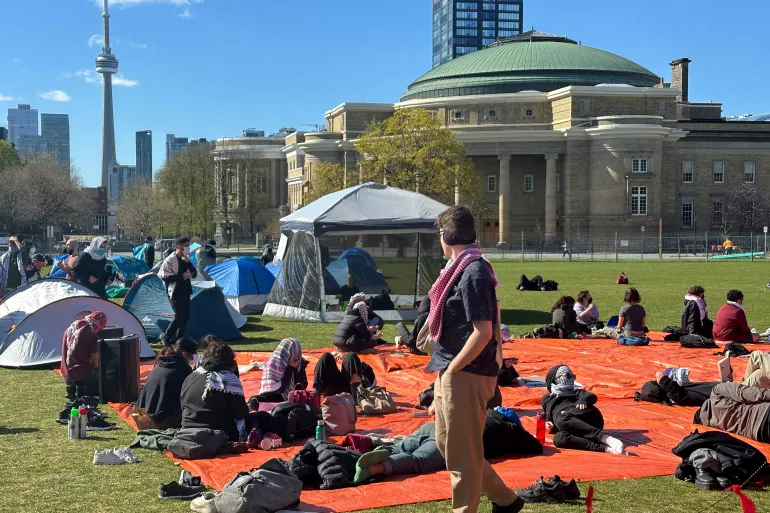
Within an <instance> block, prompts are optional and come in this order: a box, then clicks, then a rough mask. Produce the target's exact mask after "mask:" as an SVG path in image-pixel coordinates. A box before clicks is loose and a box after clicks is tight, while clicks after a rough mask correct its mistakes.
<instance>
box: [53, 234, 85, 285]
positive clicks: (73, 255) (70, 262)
mask: <svg viewBox="0 0 770 513" xmlns="http://www.w3.org/2000/svg"><path fill="white" fill-rule="evenodd" d="M79 249H80V248H79V247H78V241H77V240H75V239H69V240H68V241H67V243H66V244H65V245H64V253H65V254H66V255H67V257H65V258H62V259H61V260H59V261H58V262H57V263H56V267H58V268H59V269H61V270H62V271H64V272H65V273H66V275H67V276H66V277H67V279H68V280H74V279H75V278H73V276H72V268H73V267H74V266H75V262H77V261H78V250H79Z"/></svg>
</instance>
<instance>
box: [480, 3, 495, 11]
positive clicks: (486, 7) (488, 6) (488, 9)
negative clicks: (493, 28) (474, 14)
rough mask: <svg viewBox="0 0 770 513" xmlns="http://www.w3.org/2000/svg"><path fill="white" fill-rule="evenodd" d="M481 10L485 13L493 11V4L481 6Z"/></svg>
mask: <svg viewBox="0 0 770 513" xmlns="http://www.w3.org/2000/svg"><path fill="white" fill-rule="evenodd" d="M481 8H482V9H484V10H485V11H494V10H495V4H482V5H481Z"/></svg>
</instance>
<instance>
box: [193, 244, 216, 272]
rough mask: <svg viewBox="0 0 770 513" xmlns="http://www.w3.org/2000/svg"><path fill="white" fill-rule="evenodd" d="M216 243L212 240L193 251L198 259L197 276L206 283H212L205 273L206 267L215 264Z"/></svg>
mask: <svg viewBox="0 0 770 513" xmlns="http://www.w3.org/2000/svg"><path fill="white" fill-rule="evenodd" d="M216 245H217V241H215V240H214V239H212V240H210V241H208V242H207V243H205V244H204V245H202V246H200V247H199V248H197V249H196V250H195V253H196V255H197V258H198V274H200V275H201V277H203V279H204V280H206V281H214V280H213V279H211V276H209V275H208V273H207V272H206V267H208V266H210V265H214V264H216V263H217V249H216Z"/></svg>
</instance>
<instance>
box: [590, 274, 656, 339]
mask: <svg viewBox="0 0 770 513" xmlns="http://www.w3.org/2000/svg"><path fill="white" fill-rule="evenodd" d="M623 301H625V302H626V304H625V305H623V307H622V308H621V309H620V313H618V325H617V328H604V329H601V330H597V331H596V332H595V334H597V335H604V336H605V337H608V338H614V339H618V338H620V337H627V336H631V337H646V336H647V335H646V334H645V333H646V329H647V312H646V311H645V310H644V307H643V306H642V305H640V304H639V303H641V302H642V296H641V295H640V294H639V291H638V290H636V289H635V288H633V287H630V288H629V289H628V290H626V294H625V295H624V296H623Z"/></svg>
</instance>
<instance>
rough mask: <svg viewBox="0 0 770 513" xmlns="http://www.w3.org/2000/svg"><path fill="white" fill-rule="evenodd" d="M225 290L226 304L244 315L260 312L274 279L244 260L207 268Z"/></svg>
mask: <svg viewBox="0 0 770 513" xmlns="http://www.w3.org/2000/svg"><path fill="white" fill-rule="evenodd" d="M206 272H207V273H208V275H209V276H211V279H213V280H214V281H215V282H216V283H217V285H219V286H220V287H221V288H222V292H223V293H224V295H225V298H226V299H227V301H228V302H229V303H230V304H231V305H233V306H234V307H235V308H236V309H237V310H238V311H239V312H241V313H255V312H261V311H262V309H263V308H264V307H265V303H266V302H267V296H268V294H270V289H272V288H273V282H274V281H275V276H273V274H272V273H271V272H270V271H269V270H267V269H265V268H264V267H262V265H260V264H258V263H256V262H254V261H253V260H250V259H245V258H231V259H228V260H225V261H224V262H222V263H219V264H214V265H210V266H208V267H206Z"/></svg>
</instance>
